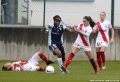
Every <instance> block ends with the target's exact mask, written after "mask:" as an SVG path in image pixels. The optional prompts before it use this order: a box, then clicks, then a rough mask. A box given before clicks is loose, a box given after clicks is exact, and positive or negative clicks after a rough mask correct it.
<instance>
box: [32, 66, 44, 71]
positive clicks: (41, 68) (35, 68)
mask: <svg viewBox="0 0 120 82" xmlns="http://www.w3.org/2000/svg"><path fill="white" fill-rule="evenodd" d="M45 69H46V67H41V66H31V68H30V71H45Z"/></svg>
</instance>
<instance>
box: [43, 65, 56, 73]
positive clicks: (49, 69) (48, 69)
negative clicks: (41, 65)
mask: <svg viewBox="0 0 120 82" xmlns="http://www.w3.org/2000/svg"><path fill="white" fill-rule="evenodd" d="M54 71H55V70H54V67H53V66H47V67H46V69H45V72H46V73H54Z"/></svg>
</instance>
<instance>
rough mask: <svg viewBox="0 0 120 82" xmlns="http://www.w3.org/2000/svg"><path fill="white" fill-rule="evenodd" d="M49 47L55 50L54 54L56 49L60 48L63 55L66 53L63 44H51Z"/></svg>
mask: <svg viewBox="0 0 120 82" xmlns="http://www.w3.org/2000/svg"><path fill="white" fill-rule="evenodd" d="M49 49H50V50H51V51H52V52H53V54H54V50H55V49H59V50H60V51H61V53H62V55H65V50H64V47H63V46H62V44H52V45H49ZM54 55H56V54H54Z"/></svg>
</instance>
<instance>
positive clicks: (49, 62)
mask: <svg viewBox="0 0 120 82" xmlns="http://www.w3.org/2000/svg"><path fill="white" fill-rule="evenodd" d="M53 63H55V62H54V61H51V60H48V61H47V62H46V65H49V64H53Z"/></svg>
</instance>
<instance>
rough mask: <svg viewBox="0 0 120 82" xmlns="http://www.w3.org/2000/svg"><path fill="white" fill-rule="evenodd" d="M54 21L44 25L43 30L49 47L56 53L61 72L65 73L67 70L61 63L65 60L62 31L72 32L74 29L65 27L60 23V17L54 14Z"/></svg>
mask: <svg viewBox="0 0 120 82" xmlns="http://www.w3.org/2000/svg"><path fill="white" fill-rule="evenodd" d="M53 20H54V22H53V23H51V24H49V25H48V26H46V27H45V32H46V33H47V32H49V33H48V44H49V49H50V50H51V51H52V52H53V54H54V55H57V57H58V58H57V60H58V64H59V66H60V71H61V74H64V73H65V72H66V73H67V72H68V71H65V72H64V71H63V70H62V69H61V65H63V63H64V61H65V51H64V47H63V46H62V44H63V32H64V31H65V30H67V31H69V32H74V29H70V28H67V27H66V26H65V25H64V24H62V23H61V17H60V16H59V15H55V16H54V17H53Z"/></svg>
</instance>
